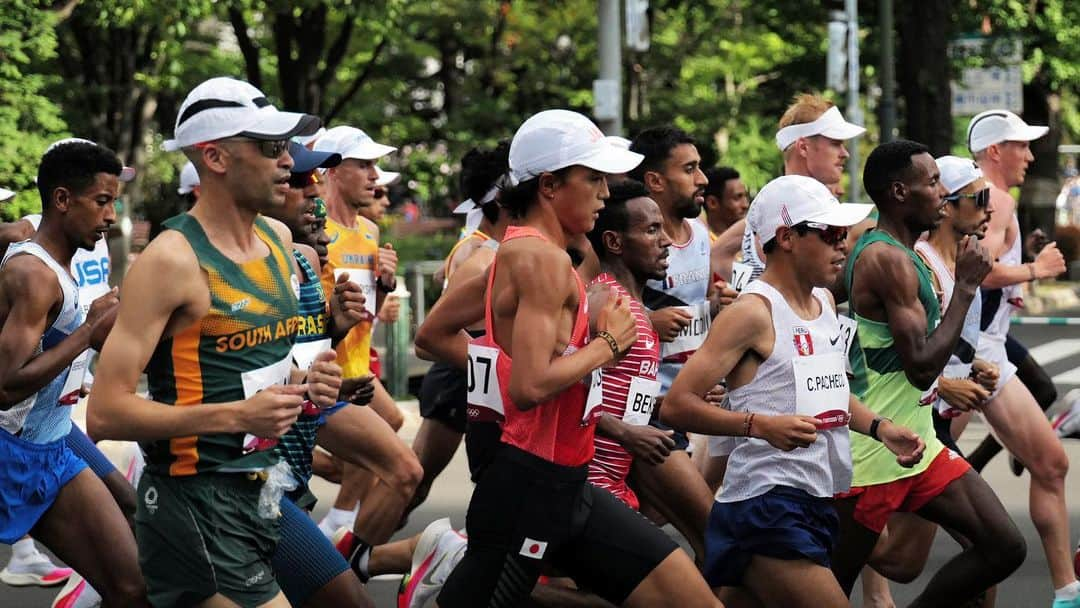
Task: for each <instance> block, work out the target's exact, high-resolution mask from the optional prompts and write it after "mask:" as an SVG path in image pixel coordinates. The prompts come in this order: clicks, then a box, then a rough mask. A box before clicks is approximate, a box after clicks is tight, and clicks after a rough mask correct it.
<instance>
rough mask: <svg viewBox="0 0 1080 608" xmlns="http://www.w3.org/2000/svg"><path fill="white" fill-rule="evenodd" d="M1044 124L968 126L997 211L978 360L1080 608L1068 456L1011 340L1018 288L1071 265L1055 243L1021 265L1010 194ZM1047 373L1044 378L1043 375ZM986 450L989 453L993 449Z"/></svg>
mask: <svg viewBox="0 0 1080 608" xmlns="http://www.w3.org/2000/svg"><path fill="white" fill-rule="evenodd" d="M1046 131H1047V128H1046V127H1032V126H1029V125H1027V124H1026V123H1025V122H1024V121H1023V120H1021V119H1020V117H1018V116H1016V115H1015V114H1013V113H1011V112H1006V111H1003V110H1001V111H999V110H991V111H989V112H983V113H982V114H979V115H977V116H976V117H975V118H973V119H972V120H971V123H970V124H969V125H968V147H969V148H970V149H971V151H972V154H974V156H975V161H976V162H977V163H978V164H979V168H980V169H981V170H982V172H983V175H984V176H985V177H986V181H987V182H988V183H989V184H990V202H991V204H992V205H993V208H994V210H995V213H994V215H993V216H992V217H991V219H990V229H989V230H988V231H987V235H986V239H985V242H986V248H987V250H988V251H989V252H990V255H991V256H992V258H993V259H995V260H996V262H995V263H994V266H993V269H992V270H991V272H990V274H989V275H987V278H986V280H985V281H984V282H983V311H982V326H981V327H982V330H983V331H982V333H981V334H980V335H979V347H978V356H979V358H981V359H985V360H986V361H989V362H990V363H993V364H995V365H997V366H998V367H999V369H1000V374H999V375H1000V377H999V380H998V387H997V389H996V390H995V391H994V392H993V393H992V394H991V396H990V400H989V402H988V403H987V404H986V407H984V408H983V413H984V415H985V416H986V419H987V421H988V422H989V423H990V425H991V427H992V428H993V429H994V431H995V433H996V434H997V436H998V440H999V441H1000V442H1001V443H1002V444H1004V445H1005V446H1006V447H1007V448H1008V449H1009V451H1010V452H1011V453H1012V454H1013V455H1015V456H1016V458H1017V459H1018V460H1019V461H1020V462H1023V463H1024V464H1025V465H1026V466H1027V468H1028V469H1029V470H1030V471H1031V492H1030V510H1031V519H1032V522H1033V523H1034V524H1035V528H1036V529H1037V530H1038V531H1039V536H1040V538H1041V539H1042V543H1043V551H1044V552H1045V553H1046V561H1047V565H1048V566H1049V568H1050V579H1051V581H1052V582H1053V585H1054V589H1055V598H1056V599H1055V602H1054V605H1055V606H1059V605H1060V606H1080V583H1078V582H1077V580H1076V573H1075V572H1074V569H1073V563H1072V551H1071V549H1072V544H1071V543H1072V539H1071V537H1070V536H1069V515H1068V509H1067V507H1066V504H1065V475H1066V473H1067V472H1068V469H1069V459H1068V457H1067V456H1066V454H1065V450H1064V448H1063V447H1062V445H1061V441H1060V439H1059V438H1058V437H1057V435H1056V434H1055V433H1054V431H1053V429H1052V428H1051V426H1050V423H1049V421H1048V420H1047V419H1046V416H1045V415H1044V414H1043V412H1042V410H1044V409H1046V407H1049V405H1050V404H1052V403H1053V399H1052V398H1051V399H1050V400H1049V403H1047V404H1046V405H1045V406H1043V407H1041V408H1040V403H1039V402H1037V401H1036V400H1035V397H1033V396H1032V391H1031V390H1029V388H1028V387H1027V386H1026V385H1025V382H1024V381H1023V380H1024V379H1023V378H1020V377H1018V374H1017V370H1018V366H1017V365H1016V364H1014V363H1013V362H1012V361H1011V358H1013V357H1010V356H1009V354H1008V348H1007V344H1006V343H1007V341H1008V331H1009V323H1010V316H1011V315H1012V312H1013V310H1014V309H1017V308H1020V307H1022V305H1023V292H1022V290H1021V289H1020V285H1021V284H1022V283H1024V282H1026V281H1029V280H1034V279H1043V278H1052V277H1055V276H1057V275H1058V274H1061V273H1062V272H1064V271H1065V261H1064V258H1063V257H1062V255H1061V252H1060V251H1058V249H1057V246H1056V245H1055V244H1054V243H1049V244H1048V245H1046V246H1045V247H1043V249H1042V251H1040V252H1039V255H1038V256H1037V257H1036V258H1035V261H1034V262H1032V263H1029V264H1021V261H1022V260H1021V256H1020V242H1021V235H1020V222H1019V220H1018V219H1017V216H1016V201H1015V200H1014V199H1013V198H1012V195H1010V194H1009V192H1008V189H1009V188H1012V187H1014V186H1019V185H1021V184H1022V183H1023V182H1024V174H1025V172H1026V171H1027V165H1028V163H1029V162H1031V161H1032V160H1034V157H1033V156H1032V155H1031V149H1030V145H1029V142H1030V141H1031V140H1034V139H1037V138H1039V137H1042V136H1043V135H1044V134H1045V133H1046ZM1016 347H1017V348H1018V349H1019V352H1020V354H1021V355H1022V356H1021V357H1020V360H1021V365H1024V366H1025V367H1026V368H1027V370H1028V372H1029V378H1028V379H1029V380H1031V381H1033V382H1035V383H1036V384H1035V387H1036V388H1035V390H1037V391H1038V392H1040V393H1046V392H1050V393H1052V396H1053V397H1056V392H1055V391H1054V390H1053V388H1052V383H1049V384H1050V386H1051V388H1050V389H1043V388H1041V386H1042V385H1043V384H1046V383H1048V377H1047V376H1046V373H1045V372H1042V370H1041V368H1039V367H1038V365H1037V364H1036V363H1035V362H1034V359H1031V357H1030V355H1027V354H1026V352H1024V349H1023V347H1022V346H1020V345H1019V343H1016ZM1040 372H1041V373H1040ZM985 450H991V451H992V447H990V446H987V448H985ZM985 450H984V449H981V448H980V449H977V450H976V452H973V453H972V457H973V458H974V457H975V456H976V454H977V455H978V463H979V464H980V465H981V464H985V462H986V460H988V458H987V452H986V451H985Z"/></svg>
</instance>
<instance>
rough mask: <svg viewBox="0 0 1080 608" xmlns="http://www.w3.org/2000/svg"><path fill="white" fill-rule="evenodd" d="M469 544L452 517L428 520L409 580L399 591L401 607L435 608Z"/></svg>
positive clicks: (399, 604)
mask: <svg viewBox="0 0 1080 608" xmlns="http://www.w3.org/2000/svg"><path fill="white" fill-rule="evenodd" d="M468 545H469V542H468V540H467V539H466V538H465V537H464V536H462V535H461V533H459V532H457V531H456V530H454V529H453V528H452V527H451V526H450V520H449V519H448V518H444V519H439V520H436V521H433V522H431V523H430V524H428V527H426V528H424V531H423V533H421V534H420V541H419V542H418V543H417V544H416V551H415V552H414V553H413V560H412V572H411V573H410V574H409V578H408V582H407V583H405V584H404V585H403V587H402V588H401V590H400V591H399V592H398V608H434V606H435V599H436V598H437V597H438V595H439V591H441V590H442V586H443V583H445V582H446V579H447V578H449V576H450V573H451V572H453V571H454V567H455V566H457V564H458V562H460V561H461V558H462V557H463V556H464V555H465V548H466V547H468Z"/></svg>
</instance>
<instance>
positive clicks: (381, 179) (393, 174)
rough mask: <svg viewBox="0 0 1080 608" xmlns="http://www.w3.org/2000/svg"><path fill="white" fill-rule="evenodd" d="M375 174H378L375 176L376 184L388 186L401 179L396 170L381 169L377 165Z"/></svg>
mask: <svg viewBox="0 0 1080 608" xmlns="http://www.w3.org/2000/svg"><path fill="white" fill-rule="evenodd" d="M375 174H376V175H378V177H377V178H375V185H376V186H389V185H390V184H393V183H395V182H397V181H398V180H399V179H401V174H400V173H398V172H397V171H383V170H382V169H380V168H379V167H378V165H376V166H375Z"/></svg>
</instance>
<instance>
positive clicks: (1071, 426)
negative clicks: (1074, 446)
mask: <svg viewBox="0 0 1080 608" xmlns="http://www.w3.org/2000/svg"><path fill="white" fill-rule="evenodd" d="M1065 402H1066V403H1068V404H1069V409H1067V410H1065V411H1064V412H1062V413H1060V414H1058V415H1057V416H1056V417H1054V420H1053V422H1051V423H1050V425H1051V426H1053V427H1054V431H1055V432H1057V435H1058V437H1071V438H1074V439H1076V438H1080V389H1073V390H1071V391H1069V394H1067V395H1065Z"/></svg>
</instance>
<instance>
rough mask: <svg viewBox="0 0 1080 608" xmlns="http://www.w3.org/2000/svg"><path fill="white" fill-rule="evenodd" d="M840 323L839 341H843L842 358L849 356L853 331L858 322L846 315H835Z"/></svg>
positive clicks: (853, 337)
mask: <svg viewBox="0 0 1080 608" xmlns="http://www.w3.org/2000/svg"><path fill="white" fill-rule="evenodd" d="M836 318H837V320H838V321H840V339H841V340H843V341H844V357H847V356H849V355H850V354H851V343H852V342H854V341H855V331H856V328H858V326H859V322H858V321H856V320H855V319H852V318H851V317H849V316H847V315H841V314H838V315H836Z"/></svg>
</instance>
